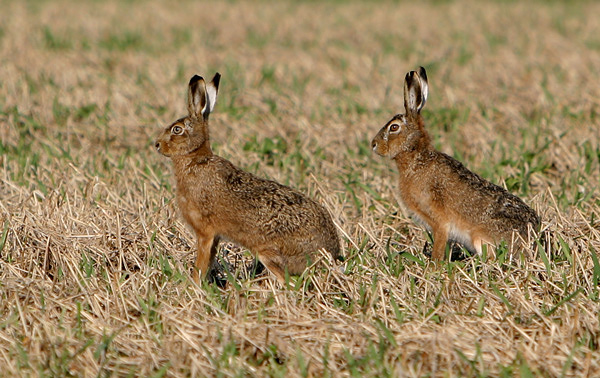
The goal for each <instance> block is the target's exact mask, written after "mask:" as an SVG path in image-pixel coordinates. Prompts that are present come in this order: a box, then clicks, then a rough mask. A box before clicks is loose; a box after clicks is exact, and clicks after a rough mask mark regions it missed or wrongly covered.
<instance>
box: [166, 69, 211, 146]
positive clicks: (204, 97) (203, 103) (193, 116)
mask: <svg viewBox="0 0 600 378" xmlns="http://www.w3.org/2000/svg"><path fill="white" fill-rule="evenodd" d="M220 79H221V75H220V74H219V73H216V74H215V77H213V79H212V80H211V82H210V83H208V84H206V83H205V82H204V79H203V78H202V77H200V76H198V75H194V77H192V79H191V80H190V84H189V87H188V115H187V117H183V118H180V119H178V120H177V121H175V122H173V123H172V124H171V125H169V126H168V127H167V128H165V129H164V130H163V131H162V133H161V134H160V136H159V137H158V139H156V150H157V151H158V152H160V153H161V154H163V155H165V156H169V157H171V156H181V155H187V154H190V153H192V152H194V151H196V150H199V149H201V148H203V147H204V148H207V149H208V151H210V146H209V138H208V116H209V115H210V113H211V112H212V110H213V109H214V107H215V103H216V101H217V92H218V91H219V81H220Z"/></svg>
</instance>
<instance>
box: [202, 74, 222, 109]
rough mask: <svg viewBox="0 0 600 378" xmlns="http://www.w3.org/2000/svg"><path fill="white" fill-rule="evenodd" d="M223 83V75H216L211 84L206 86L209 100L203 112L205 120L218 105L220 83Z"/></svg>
mask: <svg viewBox="0 0 600 378" xmlns="http://www.w3.org/2000/svg"><path fill="white" fill-rule="evenodd" d="M220 81H221V74H220V73H218V72H217V73H216V74H215V76H214V77H213V78H212V80H211V81H210V83H208V84H206V96H207V98H208V101H207V104H206V106H205V108H204V109H203V110H202V114H203V115H204V118H207V117H208V115H209V114H210V113H212V111H213V109H214V108H215V104H216V103H217V93H219V82H220Z"/></svg>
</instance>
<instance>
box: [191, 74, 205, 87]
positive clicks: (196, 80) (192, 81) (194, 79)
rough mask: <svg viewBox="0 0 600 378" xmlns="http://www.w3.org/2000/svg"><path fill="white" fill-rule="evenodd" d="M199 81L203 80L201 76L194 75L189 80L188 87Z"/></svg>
mask: <svg viewBox="0 0 600 378" xmlns="http://www.w3.org/2000/svg"><path fill="white" fill-rule="evenodd" d="M200 80H204V79H202V76H198V75H194V76H193V77H192V78H191V79H190V85H192V84H195V83H197V82H199V81H200Z"/></svg>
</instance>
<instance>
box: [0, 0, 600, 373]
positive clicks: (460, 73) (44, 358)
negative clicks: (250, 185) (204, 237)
mask: <svg viewBox="0 0 600 378" xmlns="http://www.w3.org/2000/svg"><path fill="white" fill-rule="evenodd" d="M175 4H176V5H173V3H168V2H161V1H126V2H117V1H108V2H100V1H83V2H75V1H66V0H59V1H33V0H32V1H10V0H3V1H0V6H1V8H2V12H0V151H1V155H0V366H2V369H1V370H0V376H6V377H9V376H31V375H39V376H53V377H54V376H148V377H150V376H153V377H159V376H173V377H184V376H190V375H191V376H221V377H225V376H236V377H239V376H275V377H278V376H279V377H284V376H285V377H295V376H302V377H308V376H315V377H316V376H325V377H327V376H335V377H338V376H342V377H343V376H356V377H385V376H410V377H424V376H429V377H459V376H473V377H475V376H477V377H485V376H505V377H510V376H522V377H530V376H546V377H558V376H574V377H585V376H588V377H594V376H595V377H598V376H600V350H599V347H600V338H599V336H600V324H599V320H600V319H599V309H600V306H599V287H598V284H599V280H600V263H599V261H598V255H597V253H598V252H599V251H600V194H599V189H598V187H599V183H600V167H599V166H600V162H599V160H600V147H599V140H600V131H599V130H600V86H599V85H598V83H600V68H599V67H600V23H598V20H597V18H598V14H600V4H599V3H597V2H592V1H589V2H587V1H575V2H568V3H567V2H564V3H563V2H560V1H550V2H546V1H528V2H512V1H481V2H474V1H461V0H457V1H430V2H424V3H421V2H419V4H416V2H414V3H413V2H404V1H399V2H375V3H374V2H352V1H351V2H337V1H332V2H292V1H284V2H266V1H252V2H241V1H239V2H238V1H228V2H216V1H215V2H192V1H189V2H188V1H184V2H178V3H175ZM419 65H423V66H425V67H426V68H427V70H428V74H429V82H430V97H429V101H428V104H427V107H426V108H425V110H424V111H423V113H424V116H425V119H426V122H427V127H428V129H429V131H430V133H431V135H432V138H433V140H434V141H435V145H436V146H437V147H438V148H439V149H441V150H442V151H444V152H446V153H449V154H451V155H452V156H454V157H456V158H457V159H459V160H461V161H463V162H464V163H465V164H466V165H467V166H468V167H469V168H470V169H472V170H474V171H475V172H478V173H479V174H481V175H482V176H484V177H485V178H487V179H489V180H491V181H492V182H495V183H498V184H501V185H504V186H506V187H507V188H508V189H509V190H510V191H512V192H513V193H515V194H518V195H519V196H521V197H522V198H523V199H524V200H525V201H526V202H527V203H528V204H530V205H531V206H532V207H534V208H535V209H536V210H537V211H538V212H539V213H540V214H541V216H542V218H543V228H544V230H545V232H546V233H547V234H548V235H549V243H548V244H547V246H546V249H545V250H544V249H539V250H538V253H536V254H535V257H534V258H533V259H530V260H526V259H523V258H521V259H516V260H515V261H511V260H510V259H507V258H505V256H504V255H503V254H500V255H499V256H498V257H497V258H496V259H485V258H480V257H474V258H469V259H465V260H462V261H453V262H448V263H443V264H433V263H431V262H430V261H429V259H428V258H427V257H426V256H425V255H424V254H423V252H422V251H423V246H424V243H425V241H426V239H427V235H426V233H425V232H424V231H423V229H422V228H420V227H419V226H417V225H415V224H414V223H413V222H412V221H411V220H410V218H409V216H408V214H407V213H406V211H405V210H403V209H402V207H400V205H399V196H398V192H397V182H396V178H397V173H396V171H395V167H394V166H393V165H392V164H390V162H388V161H385V160H384V159H382V158H378V157H376V156H373V155H372V154H371V151H370V148H369V140H370V138H372V137H373V136H374V135H375V133H376V132H377V130H378V129H379V128H380V127H381V126H382V125H383V124H384V123H385V122H386V121H387V120H388V119H389V118H390V117H391V116H392V115H393V114H395V113H398V112H402V110H403V109H402V103H403V94H402V82H403V78H404V75H405V73H406V72H407V71H409V70H411V69H415V68H417V67H418V66H419ZM217 70H218V71H219V72H221V74H222V75H223V78H222V82H221V87H220V93H219V100H218V103H217V106H216V109H215V111H214V113H213V115H212V119H211V132H212V134H211V137H212V140H213V146H214V149H215V151H217V152H218V153H219V154H220V155H221V156H224V157H226V158H228V159H230V160H231V161H232V162H233V163H234V164H236V165H238V166H241V167H243V168H244V169H246V170H249V171H251V172H253V173H255V174H257V175H259V176H262V177H267V178H271V179H275V180H278V181H280V182H283V183H286V184H289V185H291V186H294V187H296V188H298V189H300V190H302V191H304V192H305V193H308V194H309V195H311V196H312V197H314V198H316V199H317V200H318V201H319V202H320V203H322V204H324V205H325V206H326V207H327V208H328V209H329V211H330V212H331V213H332V215H333V218H334V220H335V222H336V224H337V225H338V226H339V230H340V234H341V235H342V236H343V246H344V251H345V254H346V256H347V259H346V262H345V263H344V264H338V263H334V262H332V261H329V260H328V259H327V258H326V257H323V258H322V259H320V260H319V261H318V262H317V263H316V264H315V265H314V266H312V267H311V268H310V269H309V270H307V272H306V273H305V274H304V275H302V276H301V277H295V278H292V280H291V281H290V284H289V285H288V286H287V287H281V286H279V285H278V284H277V283H276V281H275V280H274V279H272V278H271V277H270V276H269V275H268V274H267V273H266V272H264V273H259V274H255V273H254V272H253V271H252V269H250V265H251V260H252V259H251V256H250V254H249V252H247V251H243V250H240V249H239V248H238V247H236V246H235V245H230V244H226V245H224V246H223V248H222V253H221V258H220V260H219V263H220V267H219V271H220V272H221V274H222V276H224V277H225V278H226V279H227V281H226V284H225V285H224V287H219V286H218V285H216V284H213V283H203V284H202V285H200V286H196V285H194V284H192V283H191V282H190V280H189V276H190V269H191V264H192V259H193V254H194V247H193V246H194V236H193V235H192V233H191V232H190V230H189V229H188V228H187V227H186V226H185V224H184V223H183V220H182V219H181V218H180V216H179V214H178V211H177V209H176V206H175V202H174V200H173V199H174V188H173V178H172V173H171V166H170V162H169V161H168V159H166V158H164V157H162V156H160V155H159V154H157V153H156V151H154V148H153V139H154V138H155V136H156V135H157V133H158V132H159V130H160V129H161V128H162V127H164V125H166V124H167V123H170V122H172V121H173V120H175V119H176V118H178V117H180V116H182V115H183V114H185V109H186V108H185V95H186V85H187V82H188V80H189V78H190V77H191V76H192V75H193V74H196V73H198V74H202V75H206V76H212V74H213V73H214V72H215V71H217Z"/></svg>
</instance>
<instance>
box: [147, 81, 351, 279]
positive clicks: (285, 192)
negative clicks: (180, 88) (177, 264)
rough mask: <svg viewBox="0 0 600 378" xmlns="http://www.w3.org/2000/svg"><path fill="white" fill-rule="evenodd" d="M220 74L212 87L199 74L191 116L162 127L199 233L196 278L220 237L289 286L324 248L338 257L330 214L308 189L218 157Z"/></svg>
mask: <svg viewBox="0 0 600 378" xmlns="http://www.w3.org/2000/svg"><path fill="white" fill-rule="evenodd" d="M220 78H221V75H220V74H218V73H217V74H215V76H214V78H213V79H212V81H211V82H210V83H208V84H206V83H205V82H204V79H203V78H202V77H200V76H197V75H195V76H194V77H192V79H191V80H190V83H189V88H188V104H187V107H188V116H187V117H184V118H181V119H179V120H177V121H175V122H174V123H173V124H171V125H170V126H168V127H167V128H165V129H164V131H163V132H162V133H161V134H160V136H159V137H158V139H157V140H156V149H157V150H158V152H160V153H161V154H163V155H164V156H167V157H170V158H171V160H172V161H173V166H174V170H175V178H176V181H177V195H176V196H177V202H178V204H179V209H180V210H181V213H182V214H183V217H184V218H185V220H186V221H187V223H189V224H190V226H191V227H192V228H193V229H194V231H195V232H196V236H197V238H198V252H197V255H196V261H195V264H194V267H195V269H194V271H193V274H192V278H193V279H194V281H195V282H199V275H198V271H199V272H200V275H201V276H202V277H203V278H204V277H205V276H206V274H207V273H208V270H209V268H210V266H211V264H212V261H213V260H214V257H215V255H216V253H217V247H218V244H219V240H220V239H221V238H224V239H228V240H231V241H233V242H235V243H238V244H240V245H242V246H244V247H246V248H248V249H249V250H251V251H252V252H253V253H254V254H255V255H258V258H259V260H260V261H261V262H262V263H263V264H264V265H265V266H266V267H267V269H269V270H270V271H271V272H272V273H273V274H275V276H276V277H277V279H278V280H279V281H280V282H282V283H284V282H285V272H286V270H287V272H288V273H289V274H300V273H302V272H303V271H304V269H305V268H306V266H307V263H308V262H309V261H310V259H311V257H314V255H315V253H316V252H317V251H318V250H319V249H322V248H324V249H326V250H327V251H328V252H329V253H331V255H332V256H333V257H334V258H337V257H339V254H340V243H339V239H338V236H337V232H336V229H335V226H334V224H333V221H332V220H331V216H330V215H329V213H328V212H327V210H325V208H324V207H322V206H321V205H319V204H318V203H316V202H315V201H313V200H311V199H309V198H307V197H306V196H304V195H303V194H301V193H299V192H297V191H296V190H294V189H292V188H289V187H287V186H284V185H281V184H278V183H276V182H274V181H269V180H264V179H261V178H258V177H256V176H254V175H252V174H250V173H248V172H245V171H242V170H241V169H239V168H237V167H235V166H234V165H233V164H231V163H230V162H229V161H227V160H225V159H223V158H221V157H219V156H217V155H215V154H213V152H212V150H211V148H210V141H209V136H208V134H209V133H208V116H209V115H210V113H211V112H212V110H213V109H214V107H215V102H216V100H217V92H218V89H219V81H220Z"/></svg>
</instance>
